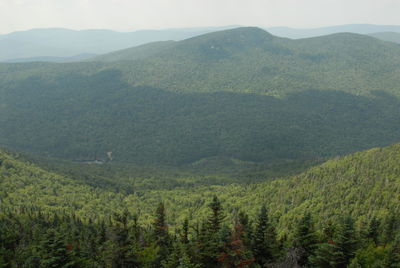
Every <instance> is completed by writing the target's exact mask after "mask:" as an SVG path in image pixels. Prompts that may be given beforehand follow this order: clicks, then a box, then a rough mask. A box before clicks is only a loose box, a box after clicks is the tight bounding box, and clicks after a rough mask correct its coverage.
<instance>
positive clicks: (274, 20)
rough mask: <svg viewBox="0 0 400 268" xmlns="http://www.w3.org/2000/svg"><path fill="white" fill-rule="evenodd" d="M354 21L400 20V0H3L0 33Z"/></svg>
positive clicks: (300, 25) (306, 25)
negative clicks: (62, 29)
mask: <svg viewBox="0 0 400 268" xmlns="http://www.w3.org/2000/svg"><path fill="white" fill-rule="evenodd" d="M350 23H370V24H391V25H392V24H394V25H400V0H243V1H242V0H141V1H137V0H0V33H8V32H12V31H17V30H26V29H31V28H49V27H63V28H71V29H99V28H100V29H113V30H118V31H133V30H138V29H160V28H181V27H193V26H223V25H252V26H264V27H265V26H267V27H268V26H290V27H298V28H309V27H319V26H329V25H339V24H350Z"/></svg>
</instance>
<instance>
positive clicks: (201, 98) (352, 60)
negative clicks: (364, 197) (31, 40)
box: [0, 28, 400, 168]
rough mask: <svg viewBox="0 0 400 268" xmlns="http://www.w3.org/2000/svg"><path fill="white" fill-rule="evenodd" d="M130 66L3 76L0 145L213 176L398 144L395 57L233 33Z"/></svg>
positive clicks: (5, 68) (47, 67)
mask: <svg viewBox="0 0 400 268" xmlns="http://www.w3.org/2000/svg"><path fill="white" fill-rule="evenodd" d="M154 45H155V44H153V45H150V47H151V46H154ZM168 46H169V45H168ZM150 47H147V48H148V49H149V50H150V51H151V50H152V49H150ZM143 49H144V48H143ZM156 50H157V49H156ZM142 52H143V51H142ZM121 53H122V54H124V53H126V51H125V52H121ZM139 54H141V55H147V56H146V57H145V58H144V59H141V60H134V61H118V62H114V63H104V62H103V63H101V62H86V63H70V64H50V63H25V64H0V95H1V96H2V98H1V99H0V125H1V126H2V135H1V136H0V145H2V146H7V147H10V148H13V149H16V150H21V151H28V152H35V153H41V154H43V155H50V156H56V157H61V158H64V159H70V160H75V161H94V160H108V159H109V158H108V156H107V153H108V152H112V155H113V161H118V162H130V163H132V162H133V163H139V164H147V165H152V164H156V165H160V164H163V165H175V166H180V165H187V164H194V165H195V166H196V165H200V166H201V165H204V162H206V163H209V164H208V166H209V167H210V168H211V167H212V166H213V165H217V166H219V165H221V166H224V165H225V164H228V167H229V166H231V165H232V163H240V164H243V163H250V164H252V163H253V164H254V162H256V163H257V162H269V163H271V162H274V161H278V160H281V161H284V160H287V159H291V160H299V159H301V160H304V159H315V158H318V157H330V156H335V155H341V154H347V153H350V152H353V151H358V150H362V149H367V148H371V147H372V146H385V145H388V144H391V143H394V142H398V141H399V137H400V130H399V128H398V127H397V126H398V125H399V123H400V121H399V118H400V116H399V115H400V108H399V107H400V105H399V101H398V99H397V97H398V96H399V93H398V92H399V85H400V80H399V77H400V75H399V67H398V62H399V60H400V59H399V55H400V47H399V46H398V45H395V44H391V43H387V42H382V41H379V40H376V39H374V38H370V37H366V36H361V35H354V34H337V35H332V36H326V37H318V38H311V39H304V40H289V39H283V38H278V37H274V36H272V35H270V34H268V33H266V32H264V31H263V30H261V29H257V28H239V29H234V30H229V31H221V32H217V33H212V34H207V35H203V36H199V37H196V38H192V39H189V40H185V41H181V42H176V43H175V44H172V46H171V47H168V48H163V49H162V50H161V51H159V52H157V53H154V54H153V53H150V54H146V53H143V54H142V53H139ZM122 58H123V57H122ZM210 163H211V164H210ZM215 163H216V164H215Z"/></svg>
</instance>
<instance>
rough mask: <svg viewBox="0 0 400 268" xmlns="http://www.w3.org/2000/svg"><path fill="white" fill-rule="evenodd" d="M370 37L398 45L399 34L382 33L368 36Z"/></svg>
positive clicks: (399, 42) (399, 40)
mask: <svg viewBox="0 0 400 268" xmlns="http://www.w3.org/2000/svg"><path fill="white" fill-rule="evenodd" d="M370 36H372V37H375V38H378V39H381V40H384V41H389V42H393V43H398V44H400V33H396V32H382V33H373V34H370Z"/></svg>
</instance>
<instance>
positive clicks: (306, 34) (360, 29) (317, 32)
mask: <svg viewBox="0 0 400 268" xmlns="http://www.w3.org/2000/svg"><path fill="white" fill-rule="evenodd" d="M267 31H269V32H270V33H272V34H274V35H277V36H281V37H288V38H294V39H298V38H310V37H316V36H323V35H328V34H335V33H356V34H368V35H369V34H374V33H382V32H400V26H398V25H373V24H345V25H337V26H328V27H320V28H309V29H302V28H289V27H271V28H267Z"/></svg>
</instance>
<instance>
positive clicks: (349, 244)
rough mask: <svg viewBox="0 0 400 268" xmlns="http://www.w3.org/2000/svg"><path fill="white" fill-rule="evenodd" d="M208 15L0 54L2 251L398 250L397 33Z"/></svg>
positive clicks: (151, 255)
mask: <svg viewBox="0 0 400 268" xmlns="http://www.w3.org/2000/svg"><path fill="white" fill-rule="evenodd" d="M203 30H204V31H206V33H203V32H201V33H200V32H197V34H194V33H191V34H189V33H188V32H180V33H179V36H181V37H182V38H180V40H177V41H166V40H164V39H163V40H161V39H160V40H154V41H155V42H152V43H146V44H141V45H139V46H135V47H132V48H124V49H122V50H116V51H113V52H110V53H105V54H102V55H96V56H93V57H88V58H82V59H79V60H77V61H75V62H58V63H55V62H46V61H33V62H31V61H30V60H23V59H21V62H13V63H5V62H3V63H0V147H1V148H2V149H1V150H0V267H157V268H158V267H180V268H183V267H185V268H188V267H197V268H198V267H255V268H258V267H340V268H341V267H353V268H354V267H398V265H399V263H400V253H399V249H400V218H399V216H398V215H399V212H400V211H399V210H400V200H399V196H400V168H399V167H398V163H399V162H400V145H399V142H400V127H399V126H400V103H399V97H400V65H399V62H400V46H399V44H397V43H395V42H394V41H393V42H390V41H384V40H380V39H384V37H382V36H381V37H379V38H378V37H377V36H375V37H377V38H375V37H372V36H374V35H372V34H371V35H372V36H369V35H362V34H355V33H334V34H330V35H323V36H318V37H310V38H303V39H289V38H283V37H278V36H275V35H272V34H270V33H268V32H266V31H265V30H263V29H260V28H256V27H239V28H234V29H227V30H226V29H224V30H221V31H211V30H210V32H208V30H206V29H203ZM203 30H202V31H203ZM199 31H200V30H199ZM61 32H62V31H61ZM104 34H105V33H104ZM109 34H110V33H109ZM192 34H193V35H192ZM368 34H370V33H368ZM186 35H189V36H186ZM384 36H385V38H393V35H390V36H389V35H387V34H385V35H384ZM183 37H189V38H183ZM177 39H179V38H177ZM0 41H1V38H0ZM151 41H153V40H151ZM114 45H115V44H114ZM51 61H52V60H51Z"/></svg>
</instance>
